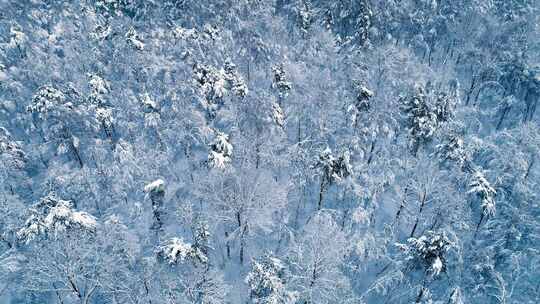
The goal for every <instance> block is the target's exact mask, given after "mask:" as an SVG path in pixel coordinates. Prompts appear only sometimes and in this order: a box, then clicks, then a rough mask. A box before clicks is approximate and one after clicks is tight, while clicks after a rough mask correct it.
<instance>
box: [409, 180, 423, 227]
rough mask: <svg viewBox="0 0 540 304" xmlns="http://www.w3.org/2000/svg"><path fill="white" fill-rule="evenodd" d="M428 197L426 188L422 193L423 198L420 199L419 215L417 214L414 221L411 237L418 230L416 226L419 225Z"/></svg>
mask: <svg viewBox="0 0 540 304" xmlns="http://www.w3.org/2000/svg"><path fill="white" fill-rule="evenodd" d="M426 197H427V194H426V191H425V190H424V192H423V193H422V199H421V201H420V210H419V211H418V215H417V216H416V220H415V222H414V226H413V229H412V231H411V235H410V236H409V237H413V236H414V232H415V231H416V228H417V227H418V221H419V220H420V215H421V214H422V211H423V210H424V205H425V204H426Z"/></svg>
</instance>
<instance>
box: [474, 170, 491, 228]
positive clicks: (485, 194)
mask: <svg viewBox="0 0 540 304" xmlns="http://www.w3.org/2000/svg"><path fill="white" fill-rule="evenodd" d="M467 193H469V194H471V195H473V196H475V197H476V198H477V199H479V200H480V208H481V209H482V215H481V216H480V220H479V222H478V225H477V229H478V227H480V224H481V223H482V220H483V219H484V217H492V216H494V215H495V195H496V194H497V191H496V190H495V189H494V188H493V187H492V186H491V184H490V183H489V182H488V180H487V179H486V177H485V174H484V172H483V171H481V170H479V169H477V170H474V171H473V172H472V174H471V179H470V182H469V191H467Z"/></svg>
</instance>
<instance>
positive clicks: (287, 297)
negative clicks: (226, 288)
mask: <svg viewBox="0 0 540 304" xmlns="http://www.w3.org/2000/svg"><path fill="white" fill-rule="evenodd" d="M286 275H287V274H286V266H285V264H284V262H283V261H281V260H280V259H278V258H276V257H273V256H272V255H270V254H266V255H264V256H262V257H261V258H260V259H258V260H254V261H253V262H252V266H251V271H250V272H249V273H248V275H247V276H246V282H247V283H248V286H249V289H250V298H251V299H252V301H253V303H260V304H289V303H295V301H296V294H295V293H294V292H291V291H288V290H287V286H286V283H287V281H286V280H287V277H286Z"/></svg>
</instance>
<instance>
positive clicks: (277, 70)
mask: <svg viewBox="0 0 540 304" xmlns="http://www.w3.org/2000/svg"><path fill="white" fill-rule="evenodd" d="M272 73H273V79H272V87H273V88H275V89H276V90H277V92H278V97H279V99H278V100H279V103H280V104H282V103H283V100H285V98H287V96H289V92H290V91H291V89H292V84H291V82H290V81H289V80H288V78H287V74H286V71H285V67H284V65H283V63H280V64H279V65H276V66H274V67H272Z"/></svg>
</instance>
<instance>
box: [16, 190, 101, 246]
mask: <svg viewBox="0 0 540 304" xmlns="http://www.w3.org/2000/svg"><path fill="white" fill-rule="evenodd" d="M96 227H97V222H96V219H95V218H94V217H93V216H92V215H90V214H88V213H86V212H84V211H75V210H73V204H72V203H71V202H70V201H66V200H62V199H58V198H56V197H55V196H54V195H52V194H51V195H48V196H46V197H43V198H42V199H40V200H39V201H38V202H37V203H35V204H34V205H33V206H32V207H31V208H30V209H29V216H28V219H27V220H26V222H25V224H24V227H23V228H21V229H20V230H19V231H18V232H17V236H18V237H19V239H20V240H21V241H22V242H25V243H29V242H31V241H32V240H34V239H36V238H38V237H45V238H55V237H58V236H59V235H60V234H63V233H65V232H68V231H71V230H78V231H83V232H89V233H93V232H95V230H96Z"/></svg>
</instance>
